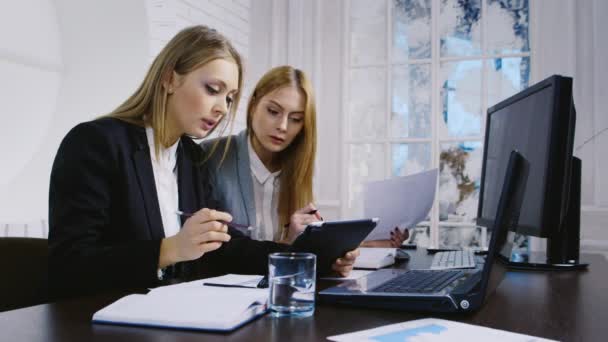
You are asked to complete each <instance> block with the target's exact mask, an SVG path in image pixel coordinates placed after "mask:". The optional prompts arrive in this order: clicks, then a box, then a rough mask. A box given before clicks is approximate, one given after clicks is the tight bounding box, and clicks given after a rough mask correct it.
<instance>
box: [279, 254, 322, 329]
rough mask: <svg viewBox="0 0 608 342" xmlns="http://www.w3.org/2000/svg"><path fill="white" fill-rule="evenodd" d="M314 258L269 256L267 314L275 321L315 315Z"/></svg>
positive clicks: (314, 256)
mask: <svg viewBox="0 0 608 342" xmlns="http://www.w3.org/2000/svg"><path fill="white" fill-rule="evenodd" d="M316 273H317V256H316V255H314V254H312V253H272V254H270V255H269V256H268V284H269V289H270V311H271V313H272V315H273V316H275V317H283V316H295V317H308V316H312V314H313V313H314V312H315V280H316Z"/></svg>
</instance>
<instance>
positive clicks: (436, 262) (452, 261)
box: [431, 250, 475, 270]
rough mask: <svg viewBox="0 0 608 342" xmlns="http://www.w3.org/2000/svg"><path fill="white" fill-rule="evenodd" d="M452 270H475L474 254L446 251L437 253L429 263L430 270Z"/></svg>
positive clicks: (465, 251) (468, 251) (471, 252)
mask: <svg viewBox="0 0 608 342" xmlns="http://www.w3.org/2000/svg"><path fill="white" fill-rule="evenodd" d="M453 268H475V254H474V253H473V251H470V250H464V251H447V252H437V253H435V255H434V256H433V262H432V263H431V269H432V270H448V269H453Z"/></svg>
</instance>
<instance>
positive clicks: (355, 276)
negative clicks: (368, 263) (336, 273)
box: [321, 270, 374, 280]
mask: <svg viewBox="0 0 608 342" xmlns="http://www.w3.org/2000/svg"><path fill="white" fill-rule="evenodd" d="M372 272H374V271H370V270H352V271H350V274H349V275H348V277H321V279H323V280H357V279H359V278H361V277H363V276H366V275H368V274H370V273H372Z"/></svg>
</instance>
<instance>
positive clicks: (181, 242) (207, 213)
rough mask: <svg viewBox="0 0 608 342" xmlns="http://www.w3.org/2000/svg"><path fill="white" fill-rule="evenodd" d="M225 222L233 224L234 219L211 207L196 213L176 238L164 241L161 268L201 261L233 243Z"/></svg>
mask: <svg viewBox="0 0 608 342" xmlns="http://www.w3.org/2000/svg"><path fill="white" fill-rule="evenodd" d="M222 221H223V222H230V221H232V216H230V214H228V213H225V212H221V211H216V210H212V209H207V208H205V209H201V210H199V211H197V212H196V213H194V214H193V215H192V216H190V217H189V218H188V219H187V220H186V222H185V223H184V226H183V227H182V229H180V231H179V232H178V233H177V234H176V235H173V236H171V237H168V238H164V239H163V240H162V242H161V244H160V256H159V258H158V267H159V268H164V267H167V266H169V265H172V264H175V263H178V262H181V261H188V260H194V259H198V258H200V257H201V256H203V254H205V253H207V252H211V251H214V250H216V249H218V248H220V246H221V245H222V243H224V242H227V241H230V235H229V234H228V226H226V224H225V223H223V222H222Z"/></svg>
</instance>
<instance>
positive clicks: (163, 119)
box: [108, 25, 243, 155]
mask: <svg viewBox="0 0 608 342" xmlns="http://www.w3.org/2000/svg"><path fill="white" fill-rule="evenodd" d="M216 59H228V60H232V61H234V62H235V63H236V65H237V67H238V73H239V80H238V89H239V90H240V89H241V88H242V85H243V64H242V60H241V56H240V54H239V53H238V52H237V51H236V49H235V48H234V47H233V46H232V44H231V43H230V41H229V40H228V39H226V38H225V37H224V36H223V35H221V34H220V33H218V32H217V31H216V30H214V29H211V28H209V27H207V26H203V25H197V26H192V27H188V28H185V29H183V30H181V31H180V32H179V33H178V34H177V35H175V37H173V38H172V39H171V40H170V41H169V43H167V45H166V46H165V47H164V48H163V49H162V51H161V52H160V53H159V54H158V56H156V58H155V59H154V61H153V62H152V65H151V66H150V68H149V69H148V72H147V74H146V77H145V78H144V80H143V82H142V83H141V85H140V86H139V88H138V89H137V90H136V91H135V93H134V94H133V95H131V96H130V97H129V98H128V99H127V100H126V101H125V102H123V103H122V104H121V105H120V106H118V108H116V109H115V110H114V111H113V112H111V113H110V114H108V116H110V117H115V118H118V119H122V120H124V121H127V122H130V123H133V124H137V125H140V126H144V125H150V126H152V129H153V130H154V144H155V146H156V151H155V153H156V154H157V155H158V153H159V150H160V146H161V144H163V143H165V142H166V140H167V139H168V132H167V124H166V123H167V97H168V91H167V88H166V87H165V86H163V83H164V82H167V81H168V76H169V75H171V74H172V73H173V72H176V73H177V74H179V75H186V74H188V73H189V72H192V71H193V70H195V69H197V68H199V67H201V66H202V65H204V64H206V63H209V62H211V61H213V60H216ZM240 97H241V95H240V92H237V93H236V94H235V96H234V102H233V104H232V106H230V108H229V112H228V116H229V119H228V120H229V122H232V121H233V118H234V116H235V113H236V109H237V107H238V103H239V100H240ZM226 126H227V125H224V126H223V129H225V127H226Z"/></svg>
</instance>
